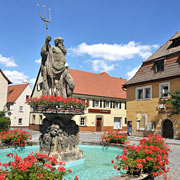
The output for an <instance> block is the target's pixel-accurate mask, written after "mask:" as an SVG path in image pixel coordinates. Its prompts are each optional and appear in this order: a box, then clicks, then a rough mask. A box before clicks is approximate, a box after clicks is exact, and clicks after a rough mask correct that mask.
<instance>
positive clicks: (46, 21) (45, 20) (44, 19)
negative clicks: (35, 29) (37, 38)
mask: <svg viewBox="0 0 180 180" xmlns="http://www.w3.org/2000/svg"><path fill="white" fill-rule="evenodd" d="M37 6H38V7H39V14H40V18H41V19H42V20H43V21H44V22H45V23H46V32H47V36H48V24H47V23H48V22H51V9H50V8H49V20H47V18H46V10H45V5H42V7H43V9H44V18H43V17H42V16H41V11H40V5H39V4H37Z"/></svg>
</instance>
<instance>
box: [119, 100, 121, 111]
mask: <svg viewBox="0 0 180 180" xmlns="http://www.w3.org/2000/svg"><path fill="white" fill-rule="evenodd" d="M119 109H121V101H119Z"/></svg>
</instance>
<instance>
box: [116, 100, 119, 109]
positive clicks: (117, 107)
mask: <svg viewBox="0 0 180 180" xmlns="http://www.w3.org/2000/svg"><path fill="white" fill-rule="evenodd" d="M115 109H119V102H117V101H115Z"/></svg>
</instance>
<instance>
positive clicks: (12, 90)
mask: <svg viewBox="0 0 180 180" xmlns="http://www.w3.org/2000/svg"><path fill="white" fill-rule="evenodd" d="M28 85H29V83H26V84H18V85H11V86H8V97H7V102H8V103H9V102H14V101H16V99H17V98H18V97H19V96H20V95H21V93H22V92H23V91H24V89H25V88H26V87H27V86H28Z"/></svg>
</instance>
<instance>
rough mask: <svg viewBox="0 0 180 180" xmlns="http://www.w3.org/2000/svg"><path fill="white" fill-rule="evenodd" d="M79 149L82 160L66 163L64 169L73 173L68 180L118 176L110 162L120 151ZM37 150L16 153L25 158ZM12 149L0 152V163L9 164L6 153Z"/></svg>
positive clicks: (113, 149)
mask: <svg viewBox="0 0 180 180" xmlns="http://www.w3.org/2000/svg"><path fill="white" fill-rule="evenodd" d="M79 149H80V150H82V151H83V156H84V158H83V159H80V160H77V161H72V162H69V163H66V166H65V167H66V168H67V169H69V168H70V169H71V170H72V171H73V172H72V174H71V175H70V178H71V179H73V177H74V176H75V175H77V176H78V177H79V180H102V179H107V178H110V177H114V176H117V175H119V172H118V171H117V170H115V169H114V167H113V165H112V164H111V160H112V159H114V158H115V157H116V156H117V155H118V154H122V149H120V148H114V147H108V148H107V149H103V147H102V146H94V145H79ZM38 150H39V146H38V145H35V146H26V147H25V150H23V151H22V152H21V151H18V150H17V153H18V155H19V156H21V157H22V158H24V157H26V156H27V155H28V154H29V153H35V152H36V151H38ZM12 151H13V148H9V149H2V150H0V162H3V163H5V162H9V158H7V157H6V154H7V153H10V152H11V153H12Z"/></svg>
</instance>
